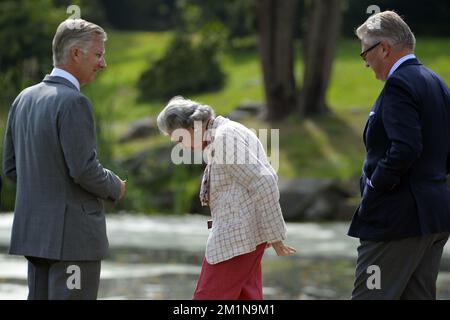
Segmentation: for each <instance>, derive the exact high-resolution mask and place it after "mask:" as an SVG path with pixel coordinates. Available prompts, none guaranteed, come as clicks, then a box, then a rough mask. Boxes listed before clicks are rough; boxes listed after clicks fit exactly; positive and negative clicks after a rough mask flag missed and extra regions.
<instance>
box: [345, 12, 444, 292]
mask: <svg viewBox="0 0 450 320" xmlns="http://www.w3.org/2000/svg"><path fill="white" fill-rule="evenodd" d="M356 34H357V36H358V38H359V39H360V40H361V45H362V53H361V57H362V58H363V59H364V61H365V64H366V66H367V67H370V68H372V70H373V71H374V73H375V75H376V78H377V79H378V80H381V81H383V82H384V83H385V85H384V88H383V90H382V91H381V93H380V95H379V97H378V99H377V100H376V102H375V104H374V106H373V107H372V110H371V111H370V114H369V119H368V121H367V124H366V128H365V130H364V144H365V146H366V151H367V154H366V159H365V161H364V165H363V169H362V176H361V179H360V186H361V202H360V205H359V207H358V209H357V210H356V212H355V214H354V216H353V220H352V223H351V226H350V229H349V232H348V234H349V235H350V236H352V237H356V238H359V239H360V246H359V247H358V259H357V264H356V273H355V284H354V289H353V292H352V299H436V279H437V275H438V272H439V265H440V261H441V257H442V251H443V248H444V245H445V243H446V242H447V240H448V237H449V234H450V190H449V189H448V187H447V174H448V173H449V172H450V157H449V153H450V90H449V88H448V87H447V85H446V84H445V82H444V81H443V80H442V79H441V78H440V77H439V76H438V75H436V73H434V72H433V71H431V70H430V69H428V68H426V67H425V66H423V65H422V64H421V63H420V62H419V60H418V59H417V58H416V56H415V55H414V48H415V37H414V35H413V33H412V32H411V30H410V28H409V27H408V25H407V24H406V23H405V22H404V21H403V20H402V18H400V17H399V16H398V15H397V14H396V13H395V12H392V11H384V12H380V13H378V14H375V15H373V16H371V17H370V18H369V19H367V21H366V22H365V23H364V24H362V25H361V26H360V27H359V28H358V29H357V31H356Z"/></svg>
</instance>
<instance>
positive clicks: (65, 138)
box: [59, 96, 121, 201]
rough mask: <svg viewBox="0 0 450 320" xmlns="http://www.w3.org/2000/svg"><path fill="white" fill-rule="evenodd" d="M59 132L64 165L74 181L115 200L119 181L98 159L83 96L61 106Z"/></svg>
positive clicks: (87, 103) (92, 129)
mask: <svg viewBox="0 0 450 320" xmlns="http://www.w3.org/2000/svg"><path fill="white" fill-rule="evenodd" d="M59 134H60V141H61V147H62V150H63V153H64V157H65V161H66V165H67V167H68V169H69V174H70V176H71V177H72V178H73V180H74V181H75V183H77V184H79V185H80V186H81V187H82V188H83V189H85V190H86V191H88V192H90V193H92V194H94V195H96V196H97V197H99V198H102V199H108V200H112V201H116V200H118V198H119V195H120V185H121V181H120V179H119V178H118V177H117V176H116V175H115V174H114V173H113V172H111V171H109V170H108V169H105V168H103V166H102V165H101V163H100V161H99V160H98V159H97V151H96V133H95V124H94V117H93V112H92V106H91V104H90V102H89V101H88V99H87V98H86V97H84V96H80V97H79V98H76V99H74V100H73V103H71V104H70V105H68V106H67V108H65V110H63V112H62V116H61V120H60V124H59Z"/></svg>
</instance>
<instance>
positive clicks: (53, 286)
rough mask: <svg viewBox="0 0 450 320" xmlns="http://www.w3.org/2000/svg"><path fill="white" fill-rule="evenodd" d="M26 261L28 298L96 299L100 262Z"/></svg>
mask: <svg viewBox="0 0 450 320" xmlns="http://www.w3.org/2000/svg"><path fill="white" fill-rule="evenodd" d="M26 258H27V260H28V300H95V299H97V293H98V287H99V283H100V267H101V261H58V260H49V259H43V258H36V257H26Z"/></svg>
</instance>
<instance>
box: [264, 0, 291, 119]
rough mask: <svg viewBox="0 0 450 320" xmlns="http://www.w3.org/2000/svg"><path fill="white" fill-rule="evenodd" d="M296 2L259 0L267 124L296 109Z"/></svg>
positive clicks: (289, 0) (288, 0)
mask: <svg viewBox="0 0 450 320" xmlns="http://www.w3.org/2000/svg"><path fill="white" fill-rule="evenodd" d="M296 5H297V0H282V1H280V0H257V15H258V24H259V48H260V54H261V60H262V70H263V75H264V89H265V95H266V113H265V118H266V119H267V120H279V119H282V118H284V117H285V116H287V115H288V114H289V113H290V112H292V111H293V110H294V109H295V107H296V98H297V93H296V88H295V78H294V57H293V56H294V45H293V31H294V19H295V9H296Z"/></svg>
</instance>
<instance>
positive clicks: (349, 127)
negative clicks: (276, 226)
mask: <svg viewBox="0 0 450 320" xmlns="http://www.w3.org/2000/svg"><path fill="white" fill-rule="evenodd" d="M170 38H171V33H150V32H117V31H113V32H109V40H108V42H107V53H106V56H107V63H108V68H107V70H106V71H104V72H103V74H101V75H100V77H99V79H98V81H97V82H96V83H94V84H92V85H89V86H88V87H86V88H85V89H84V91H85V93H86V94H87V95H88V96H89V97H90V98H91V99H92V100H93V102H94V106H95V108H96V110H97V113H98V114H100V115H101V116H102V117H103V118H104V119H106V120H107V121H108V123H109V125H110V129H109V130H110V131H111V132H110V134H111V136H114V137H117V136H118V135H120V134H121V133H122V132H124V130H126V128H127V125H128V124H129V123H130V122H131V121H133V120H136V119H139V118H141V117H144V116H148V115H156V114H157V113H158V112H159V111H160V110H161V108H162V107H163V106H164V104H165V102H166V101H152V102H139V101H137V97H138V91H137V89H136V85H135V84H136V83H137V81H138V80H139V76H140V74H141V73H142V72H143V71H144V70H145V69H146V68H147V67H148V66H149V65H150V64H151V62H152V61H154V60H155V59H157V58H158V57H160V56H161V55H162V54H163V52H164V49H165V47H166V46H167V44H168V42H169V40H170ZM417 43H418V45H417V50H416V51H417V55H418V57H419V58H420V59H421V61H423V62H424V63H425V64H426V65H427V66H429V67H430V68H432V69H433V70H435V71H436V72H438V73H439V74H440V75H441V76H442V77H443V78H444V79H445V80H446V81H447V83H450V39H418V41H417ZM359 51H360V45H359V42H358V41H357V40H349V39H341V41H340V42H339V45H338V50H337V58H336V61H335V63H334V66H333V73H332V79H331V84H330V88H329V91H328V93H327V100H328V103H329V105H330V106H331V108H332V111H333V113H332V114H330V115H326V116H320V117H316V118H313V119H307V120H304V119H300V118H298V117H295V116H292V117H291V118H289V119H288V120H287V121H285V122H283V123H280V124H273V128H281V130H280V149H281V150H280V163H281V164H280V168H279V174H280V176H281V177H289V178H292V177H297V176H319V177H325V176H326V177H334V178H338V179H348V178H351V177H353V176H355V175H357V174H358V173H359V171H360V166H361V161H362V158H363V155H364V149H363V145H362V140H361V132H362V130H363V127H364V123H365V120H366V117H367V112H368V110H369V109H370V106H371V104H372V103H373V101H374V100H375V99H376V97H377V95H378V93H379V91H380V90H381V88H382V85H383V84H382V83H381V82H379V81H377V80H376V79H375V77H374V75H373V72H372V70H370V69H368V68H365V67H364V64H363V62H362V61H361V59H360V57H359V55H358V53H359ZM296 57H298V58H297V60H296V77H297V78H298V80H299V81H298V83H301V72H302V70H303V63H302V61H301V59H300V58H299V57H300V53H299V52H297V53H296ZM220 61H221V63H222V66H223V69H224V71H225V73H226V74H227V82H226V86H225V87H224V88H223V89H222V90H220V91H218V92H209V93H205V94H198V95H193V96H190V97H189V98H191V99H194V100H198V101H201V102H203V103H206V104H209V105H211V106H213V107H214V108H215V110H216V112H217V113H218V114H226V113H228V112H230V111H231V110H232V109H233V108H234V107H236V105H237V104H239V103H240V102H241V101H244V100H253V101H262V100H263V99H264V92H263V88H262V74H261V68H260V62H259V60H258V53H257V52H256V50H248V49H247V50H240V51H236V50H235V51H231V50H227V51H226V52H224V53H222V54H221V55H220ZM186 76H187V77H188V76H192V75H186ZM246 124H247V125H248V126H251V127H254V128H262V127H266V128H267V127H269V124H267V123H261V122H257V121H249V122H247V123H246ZM166 142H167V140H166V138H164V137H161V136H159V137H154V138H147V139H143V140H140V141H135V142H132V143H129V144H125V145H114V148H113V152H114V155H115V156H116V157H123V156H126V155H128V154H131V153H134V152H137V151H139V150H141V149H143V148H146V147H150V146H153V145H158V144H161V143H166Z"/></svg>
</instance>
